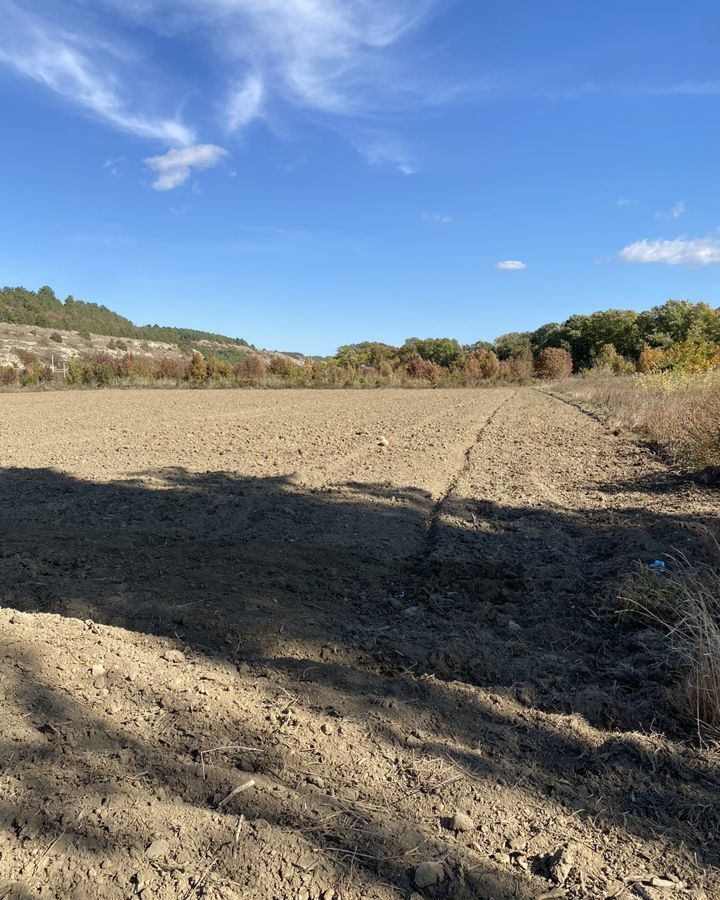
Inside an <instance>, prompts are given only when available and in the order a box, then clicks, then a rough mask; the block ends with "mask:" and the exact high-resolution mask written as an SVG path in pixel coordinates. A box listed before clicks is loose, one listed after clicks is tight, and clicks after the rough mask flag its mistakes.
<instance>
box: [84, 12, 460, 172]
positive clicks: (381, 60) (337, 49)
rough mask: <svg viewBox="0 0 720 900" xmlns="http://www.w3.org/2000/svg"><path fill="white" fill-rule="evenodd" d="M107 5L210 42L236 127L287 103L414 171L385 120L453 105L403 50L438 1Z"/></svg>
mask: <svg viewBox="0 0 720 900" xmlns="http://www.w3.org/2000/svg"><path fill="white" fill-rule="evenodd" d="M101 2H102V3H104V5H106V6H108V5H110V6H113V8H114V9H116V10H117V11H118V12H120V13H121V14H122V15H124V16H126V17H132V18H134V19H135V20H136V21H137V22H139V23H141V24H142V25H143V26H144V27H146V28H151V29H154V30H156V31H157V32H158V33H161V34H163V35H165V36H167V35H170V36H174V35H178V34H180V35H182V34H185V33H192V34H193V35H196V34H200V35H202V36H203V37H204V38H205V40H206V46H208V47H210V48H212V52H213V53H214V55H215V58H216V62H220V63H221V64H222V65H221V69H222V71H223V72H224V73H226V78H227V81H226V84H225V85H224V86H223V88H222V89H221V90H220V95H221V96H224V97H226V101H225V103H224V105H223V109H222V111H221V114H220V115H221V121H222V125H223V127H224V128H225V129H226V130H228V131H230V132H233V131H237V130H240V129H242V128H243V126H244V125H246V124H247V123H248V122H250V121H252V120H253V119H255V118H257V117H258V116H259V115H263V116H266V117H268V118H269V119H270V120H273V119H274V118H275V116H276V115H279V114H281V113H282V109H283V108H284V107H291V108H293V109H296V110H297V109H299V110H302V111H303V112H305V114H306V115H309V116H312V119H313V121H315V122H320V123H322V124H325V125H329V126H330V127H332V128H334V129H335V130H336V131H338V132H339V133H340V134H342V135H343V136H344V137H345V138H346V139H347V140H348V141H349V142H350V143H351V144H353V145H354V146H355V148H356V149H357V150H358V152H359V153H360V154H361V155H363V156H364V157H365V158H366V159H367V161H368V162H369V163H370V164H371V165H383V166H388V167H391V168H394V169H395V170H396V171H398V172H400V173H402V174H404V175H409V174H413V173H414V172H415V171H416V170H417V164H416V162H415V161H414V160H413V159H412V158H411V154H409V153H408V152H407V151H405V150H404V149H403V148H400V149H399V150H398V148H396V147H395V146H393V144H394V138H393V137H392V136H391V135H387V134H384V135H383V136H382V139H378V132H379V131H380V127H379V126H378V121H379V119H380V117H382V116H384V115H385V114H387V113H390V112H397V111H400V110H403V111H404V110H406V109H407V108H408V105H413V106H417V105H419V104H427V105H429V106H433V105H439V104H441V103H443V102H448V103H450V102H456V101H455V97H456V92H455V91H454V89H453V86H451V85H447V84H443V83H442V80H441V79H438V78H437V77H436V76H433V77H431V76H430V75H426V74H425V73H424V72H422V71H420V70H419V68H418V67H417V65H416V64H414V63H413V62H412V59H411V58H410V57H409V56H408V57H404V54H403V53H402V50H401V48H400V47H399V44H400V42H401V40H402V39H403V38H405V37H406V36H407V35H408V34H409V33H410V32H412V31H413V30H414V29H415V28H417V27H418V26H419V25H420V24H421V23H422V22H424V21H425V20H426V19H427V18H428V16H429V15H430V14H431V13H432V12H433V10H434V9H435V8H437V7H439V6H440V4H441V3H442V0H414V2H410V0H142V2H135V3H130V4H129V3H127V0H101ZM248 72H250V73H252V74H251V75H250V76H248V74H247V73H248ZM358 135H360V137H358Z"/></svg>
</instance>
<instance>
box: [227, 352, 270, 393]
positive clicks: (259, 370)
mask: <svg viewBox="0 0 720 900" xmlns="http://www.w3.org/2000/svg"><path fill="white" fill-rule="evenodd" d="M267 372H268V367H267V365H266V364H265V361H264V360H263V359H262V357H260V356H257V355H255V354H253V355H252V356H248V357H247V359H243V360H240V362H238V363H235V367H234V368H233V375H234V376H235V378H237V380H238V381H240V382H243V383H245V384H254V385H257V384H260V382H261V381H262V380H263V378H265V377H266V376H267Z"/></svg>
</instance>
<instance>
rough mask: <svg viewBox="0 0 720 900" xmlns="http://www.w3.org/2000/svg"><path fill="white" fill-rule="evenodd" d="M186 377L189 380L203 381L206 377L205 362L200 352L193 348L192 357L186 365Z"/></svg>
mask: <svg viewBox="0 0 720 900" xmlns="http://www.w3.org/2000/svg"><path fill="white" fill-rule="evenodd" d="M186 377H187V378H189V379H190V380H191V381H205V379H206V378H207V377H208V370H207V363H206V362H205V358H204V357H203V355H202V353H198V352H197V350H193V355H192V358H191V359H190V363H189V365H188V367H187V372H186Z"/></svg>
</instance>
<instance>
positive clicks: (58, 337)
mask: <svg viewBox="0 0 720 900" xmlns="http://www.w3.org/2000/svg"><path fill="white" fill-rule="evenodd" d="M50 340H51V341H55V343H56V344H62V335H61V334H58V333H57V331H53V333H52V334H51V335H50Z"/></svg>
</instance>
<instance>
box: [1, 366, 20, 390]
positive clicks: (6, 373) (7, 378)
mask: <svg viewBox="0 0 720 900" xmlns="http://www.w3.org/2000/svg"><path fill="white" fill-rule="evenodd" d="M19 380H20V370H19V369H18V368H17V366H0V385H3V386H5V387H7V386H8V385H11V384H17V383H18V381H19Z"/></svg>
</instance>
